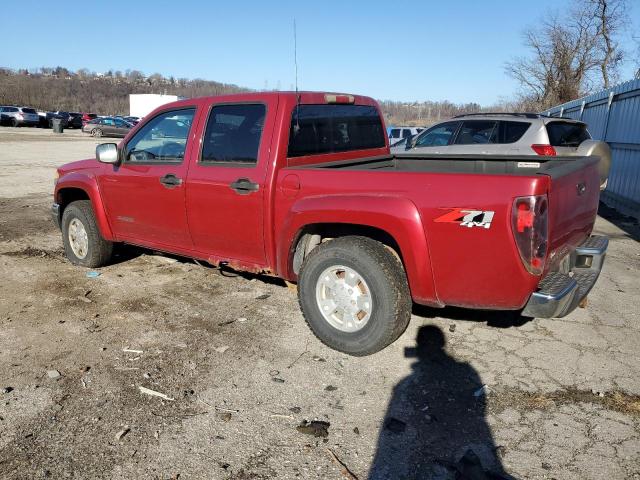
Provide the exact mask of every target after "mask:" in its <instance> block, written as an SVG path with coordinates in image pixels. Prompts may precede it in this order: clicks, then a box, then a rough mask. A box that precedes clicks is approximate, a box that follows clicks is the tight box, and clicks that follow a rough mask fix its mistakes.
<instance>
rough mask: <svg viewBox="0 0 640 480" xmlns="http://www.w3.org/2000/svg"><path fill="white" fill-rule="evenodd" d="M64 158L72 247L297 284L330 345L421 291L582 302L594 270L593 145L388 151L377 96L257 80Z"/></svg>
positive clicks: (603, 243) (538, 305)
mask: <svg viewBox="0 0 640 480" xmlns="http://www.w3.org/2000/svg"><path fill="white" fill-rule="evenodd" d="M96 157H97V158H96V159H91V160H82V161H78V162H74V163H69V164H67V165H64V166H62V167H60V168H59V169H58V178H57V182H56V187H55V193H54V202H55V203H54V205H53V209H52V210H53V212H52V213H53V216H54V218H55V221H56V222H57V224H58V225H59V226H60V227H61V229H62V233H63V235H62V239H63V242H64V247H65V252H66V255H67V257H68V258H69V260H70V261H71V262H72V263H74V264H77V265H82V266H85V267H99V266H101V265H104V264H106V263H107V262H108V261H109V258H110V256H111V252H112V247H113V244H114V242H125V243H130V244H136V245H141V246H144V247H149V248H153V249H154V250H160V251H166V252H172V253H176V254H180V255H184V256H187V257H192V258H197V259H200V260H204V261H207V262H209V263H211V264H213V265H218V266H220V265H226V266H228V267H230V268H233V269H237V270H245V271H250V272H255V273H261V274H267V275H274V276H278V277H281V278H284V279H286V280H288V281H290V282H296V283H297V284H298V296H299V301H300V306H301V308H302V311H303V313H304V317H305V319H306V321H307V323H308V324H309V326H310V327H311V329H312V330H313V332H314V333H315V334H316V336H317V337H318V338H319V339H320V340H321V341H323V342H324V343H326V344H327V345H329V346H330V347H332V348H334V349H337V350H340V351H342V352H346V353H349V354H352V355H367V354H371V353H373V352H376V351H378V350H380V349H382V348H384V347H385V346H387V345H389V344H390V343H391V342H393V341H394V340H395V339H396V338H397V337H398V336H399V335H400V334H401V333H402V332H403V330H404V329H405V328H406V326H407V324H408V322H409V319H410V316H411V306H412V301H413V302H416V303H419V304H423V305H430V306H433V307H443V306H445V305H457V306H462V307H468V308H480V309H499V310H522V314H523V315H526V316H535V317H545V318H550V317H561V316H564V315H567V314H568V313H570V312H571V311H572V310H573V309H574V308H575V307H576V305H577V304H578V303H579V302H580V301H581V300H582V299H583V298H584V297H585V296H586V295H587V293H588V292H589V290H590V289H591V287H592V286H593V285H594V283H595V281H596V279H597V277H598V275H599V273H600V270H601V268H602V263H603V260H604V256H605V252H606V248H607V243H608V241H607V239H606V237H600V236H591V235H590V234H591V231H592V229H593V224H594V220H595V217H596V211H597V207H598V198H599V185H600V182H599V176H598V169H597V164H598V158H594V157H565V158H563V157H536V159H535V160H536V161H535V162H532V161H531V157H515V156H514V157H504V156H500V157H491V156H469V155H467V156H441V155H440V156H415V155H413V156H407V155H404V156H403V155H391V154H390V152H389V146H388V140H387V138H386V135H385V126H384V122H383V120H382V116H381V113H380V109H379V107H378V105H377V103H376V102H375V101H374V100H372V99H370V98H367V97H362V96H357V95H345V94H333V93H312V92H301V93H293V92H289V93H283V92H273V93H248V94H239V95H231V96H220V97H207V98H195V99H189V100H183V101H179V102H175V103H171V104H167V105H164V106H162V107H160V108H158V109H157V110H155V111H154V112H153V113H152V114H150V115H148V116H147V117H146V118H145V120H144V121H143V122H141V123H140V124H139V125H137V126H136V127H135V128H134V129H133V130H132V131H131V133H129V135H127V137H126V138H125V139H124V140H123V141H122V142H120V144H119V145H116V144H109V143H107V144H102V145H99V146H98V147H97V148H96Z"/></svg>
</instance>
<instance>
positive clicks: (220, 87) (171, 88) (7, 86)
mask: <svg viewBox="0 0 640 480" xmlns="http://www.w3.org/2000/svg"><path fill="white" fill-rule="evenodd" d="M242 91H247V89H245V88H242V87H239V86H237V85H231V84H225V83H220V82H214V81H211V80H202V79H195V80H189V79H186V78H178V79H176V78H173V77H164V76H162V75H160V74H159V73H154V74H153V75H150V76H145V75H144V74H143V73H142V72H140V71H138V70H127V71H125V72H120V71H115V72H114V71H108V72H106V73H102V74H99V73H95V72H90V71H88V70H86V69H80V70H78V71H75V72H74V71H72V70H69V69H67V68H64V67H53V68H51V67H42V68H37V69H31V70H26V69H19V70H12V69H8V68H0V104H2V105H14V104H15V105H25V106H30V107H34V108H37V109H39V110H45V111H57V110H61V111H71V112H96V113H99V114H102V115H128V114H129V94H132V93H158V94H165V93H166V94H170V95H180V96H184V97H200V96H206V95H223V94H229V93H238V92H242Z"/></svg>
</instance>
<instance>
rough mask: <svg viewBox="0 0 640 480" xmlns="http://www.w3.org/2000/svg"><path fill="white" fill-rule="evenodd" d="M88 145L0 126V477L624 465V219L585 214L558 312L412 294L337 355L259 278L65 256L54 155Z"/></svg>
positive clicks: (638, 293) (376, 475)
mask: <svg viewBox="0 0 640 480" xmlns="http://www.w3.org/2000/svg"><path fill="white" fill-rule="evenodd" d="M95 144H96V141H95V140H94V139H90V138H86V137H83V136H82V135H81V134H80V133H79V132H68V131H67V132H65V133H64V134H63V135H61V136H56V135H55V134H53V133H52V132H51V131H46V130H44V131H43V130H37V129H11V128H0V164H1V165H2V167H3V168H2V172H1V173H0V176H1V177H2V179H1V180H2V182H1V183H0V478H3V479H4V478H6V479H24V478H56V479H57V478H91V479H94V478H109V479H120V478H136V479H137V478H141V479H142V478H145V479H146V478H149V479H156V478H157V479H177V478H180V479H191V478H197V479H200V478H212V479H218V478H219V479H267V478H305V479H306V478H318V479H320V478H322V479H330V478H335V479H341V478H352V477H349V475H353V477H355V478H358V479H365V478H369V479H383V478H438V479H449V478H451V479H452V478H456V473H455V472H456V470H462V469H464V468H466V469H467V471H469V470H470V469H474V468H476V469H478V468H482V469H483V470H485V471H494V472H501V471H502V472H508V474H510V475H511V476H513V477H515V478H531V479H543V478H545V479H552V478H554V479H603V478H607V479H629V478H640V353H639V351H638V345H639V344H640V324H639V310H638V304H639V303H640V302H639V298H640V282H639V281H638V271H639V269H640V248H639V244H638V241H637V239H638V238H639V230H640V229H639V228H638V225H637V223H635V222H633V221H630V220H629V219H625V218H623V217H620V216H616V215H615V212H611V211H608V210H606V209H604V210H605V211H603V214H604V215H605V217H606V218H602V217H599V218H598V221H597V224H596V232H597V233H604V234H607V235H609V236H610V238H611V243H610V248H609V253H608V256H607V261H606V265H605V268H604V271H603V273H602V275H601V277H600V280H599V282H598V284H597V286H596V288H595V290H594V291H593V292H592V294H591V295H590V301H589V305H588V306H587V308H585V309H579V310H577V311H575V312H574V313H572V314H571V315H570V316H569V317H567V318H565V319H562V320H538V319H536V320H529V319H525V318H521V317H519V316H517V315H511V314H504V313H496V312H474V311H468V310H462V309H449V308H448V309H444V310H434V309H427V308H420V307H416V308H415V309H414V317H413V320H412V322H411V324H410V326H409V328H408V329H407V331H406V332H405V333H404V335H402V337H401V338H400V339H399V340H398V341H397V342H396V343H395V344H393V345H392V346H391V347H389V348H387V349H385V350H384V351H382V352H380V353H378V354H376V355H373V356H370V357H366V358H352V357H349V356H346V355H343V354H340V353H337V352H334V351H332V350H329V349H327V348H326V347H324V346H323V345H321V344H320V343H319V342H318V341H317V340H316V339H315V338H314V337H313V335H312V334H311V333H310V332H309V330H308V329H307V327H306V325H305V324H304V321H303V319H302V316H301V314H300V311H299V308H298V304H297V300H296V297H295V294H294V292H292V291H291V290H290V289H288V288H287V287H286V286H284V285H283V284H282V283H281V282H280V281H278V280H274V279H269V278H266V277H257V276H251V275H237V274H234V273H232V272H220V271H219V270H216V269H212V268H207V267H203V266H199V265H196V264H194V263H193V262H191V261H189V260H188V259H182V258H177V257H170V256H163V255H161V254H158V253H156V252H151V251H146V250H139V249H134V248H121V249H120V250H119V254H118V256H117V258H116V261H115V262H114V264H112V265H110V266H108V267H106V268H102V269H100V270H99V273H100V275H99V276H98V277H96V278H89V277H88V276H87V270H85V269H82V268H77V267H73V266H71V265H70V264H69V263H68V262H66V261H65V259H64V257H63V254H62V248H61V240H60V233H59V232H58V231H56V230H55V228H54V226H53V224H52V223H51V221H50V219H49V213H48V212H49V206H50V203H51V191H52V182H51V180H52V178H53V170H54V167H55V166H56V165H58V164H61V163H64V162H66V161H71V160H77V159H81V158H87V157H90V156H92V155H93V150H94V148H95ZM607 218H608V219H607ZM483 385H487V387H485V389H484V390H482V391H480V392H479V391H478V390H479V389H481V387H482V386H483ZM2 388H4V390H1V389H2ZM144 389H150V390H152V391H154V392H159V393H160V394H163V395H165V396H166V397H165V398H162V397H159V396H154V395H149V394H148V393H145V392H147V391H146V390H144ZM476 394H477V395H476ZM314 420H316V421H318V422H316V423H312V424H310V425H306V424H304V423H303V422H305V421H308V422H311V421H314ZM321 422H324V423H321ZM314 433H315V435H313V434H314ZM316 435H317V436H316ZM471 452H473V453H471ZM461 458H462V459H461ZM480 465H481V467H480ZM347 469H348V470H347ZM349 472H351V473H349ZM458 478H459V477H458ZM468 478H490V477H489V476H486V477H470V476H469V477H468ZM491 478H495V477H491Z"/></svg>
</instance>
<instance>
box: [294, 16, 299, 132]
mask: <svg viewBox="0 0 640 480" xmlns="http://www.w3.org/2000/svg"><path fill="white" fill-rule="evenodd" d="M293 64H294V66H295V69H296V125H295V127H294V129H293V131H294V135H297V134H298V132H299V131H300V115H299V114H300V95H299V94H298V33H297V31H296V17H293Z"/></svg>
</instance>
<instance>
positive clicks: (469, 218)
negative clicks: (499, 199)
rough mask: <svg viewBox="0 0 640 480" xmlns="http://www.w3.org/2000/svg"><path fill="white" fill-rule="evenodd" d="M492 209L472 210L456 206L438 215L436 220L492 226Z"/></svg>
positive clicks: (467, 225)
mask: <svg viewBox="0 0 640 480" xmlns="http://www.w3.org/2000/svg"><path fill="white" fill-rule="evenodd" d="M494 213H495V212H494V211H492V210H471V209H467V208H455V209H453V210H451V211H450V212H448V213H445V214H444V215H441V216H439V217H437V218H436V219H435V220H434V221H435V222H438V223H441V222H445V223H457V224H459V225H460V226H463V227H469V228H471V227H484V228H491V221H492V220H493V214H494Z"/></svg>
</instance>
